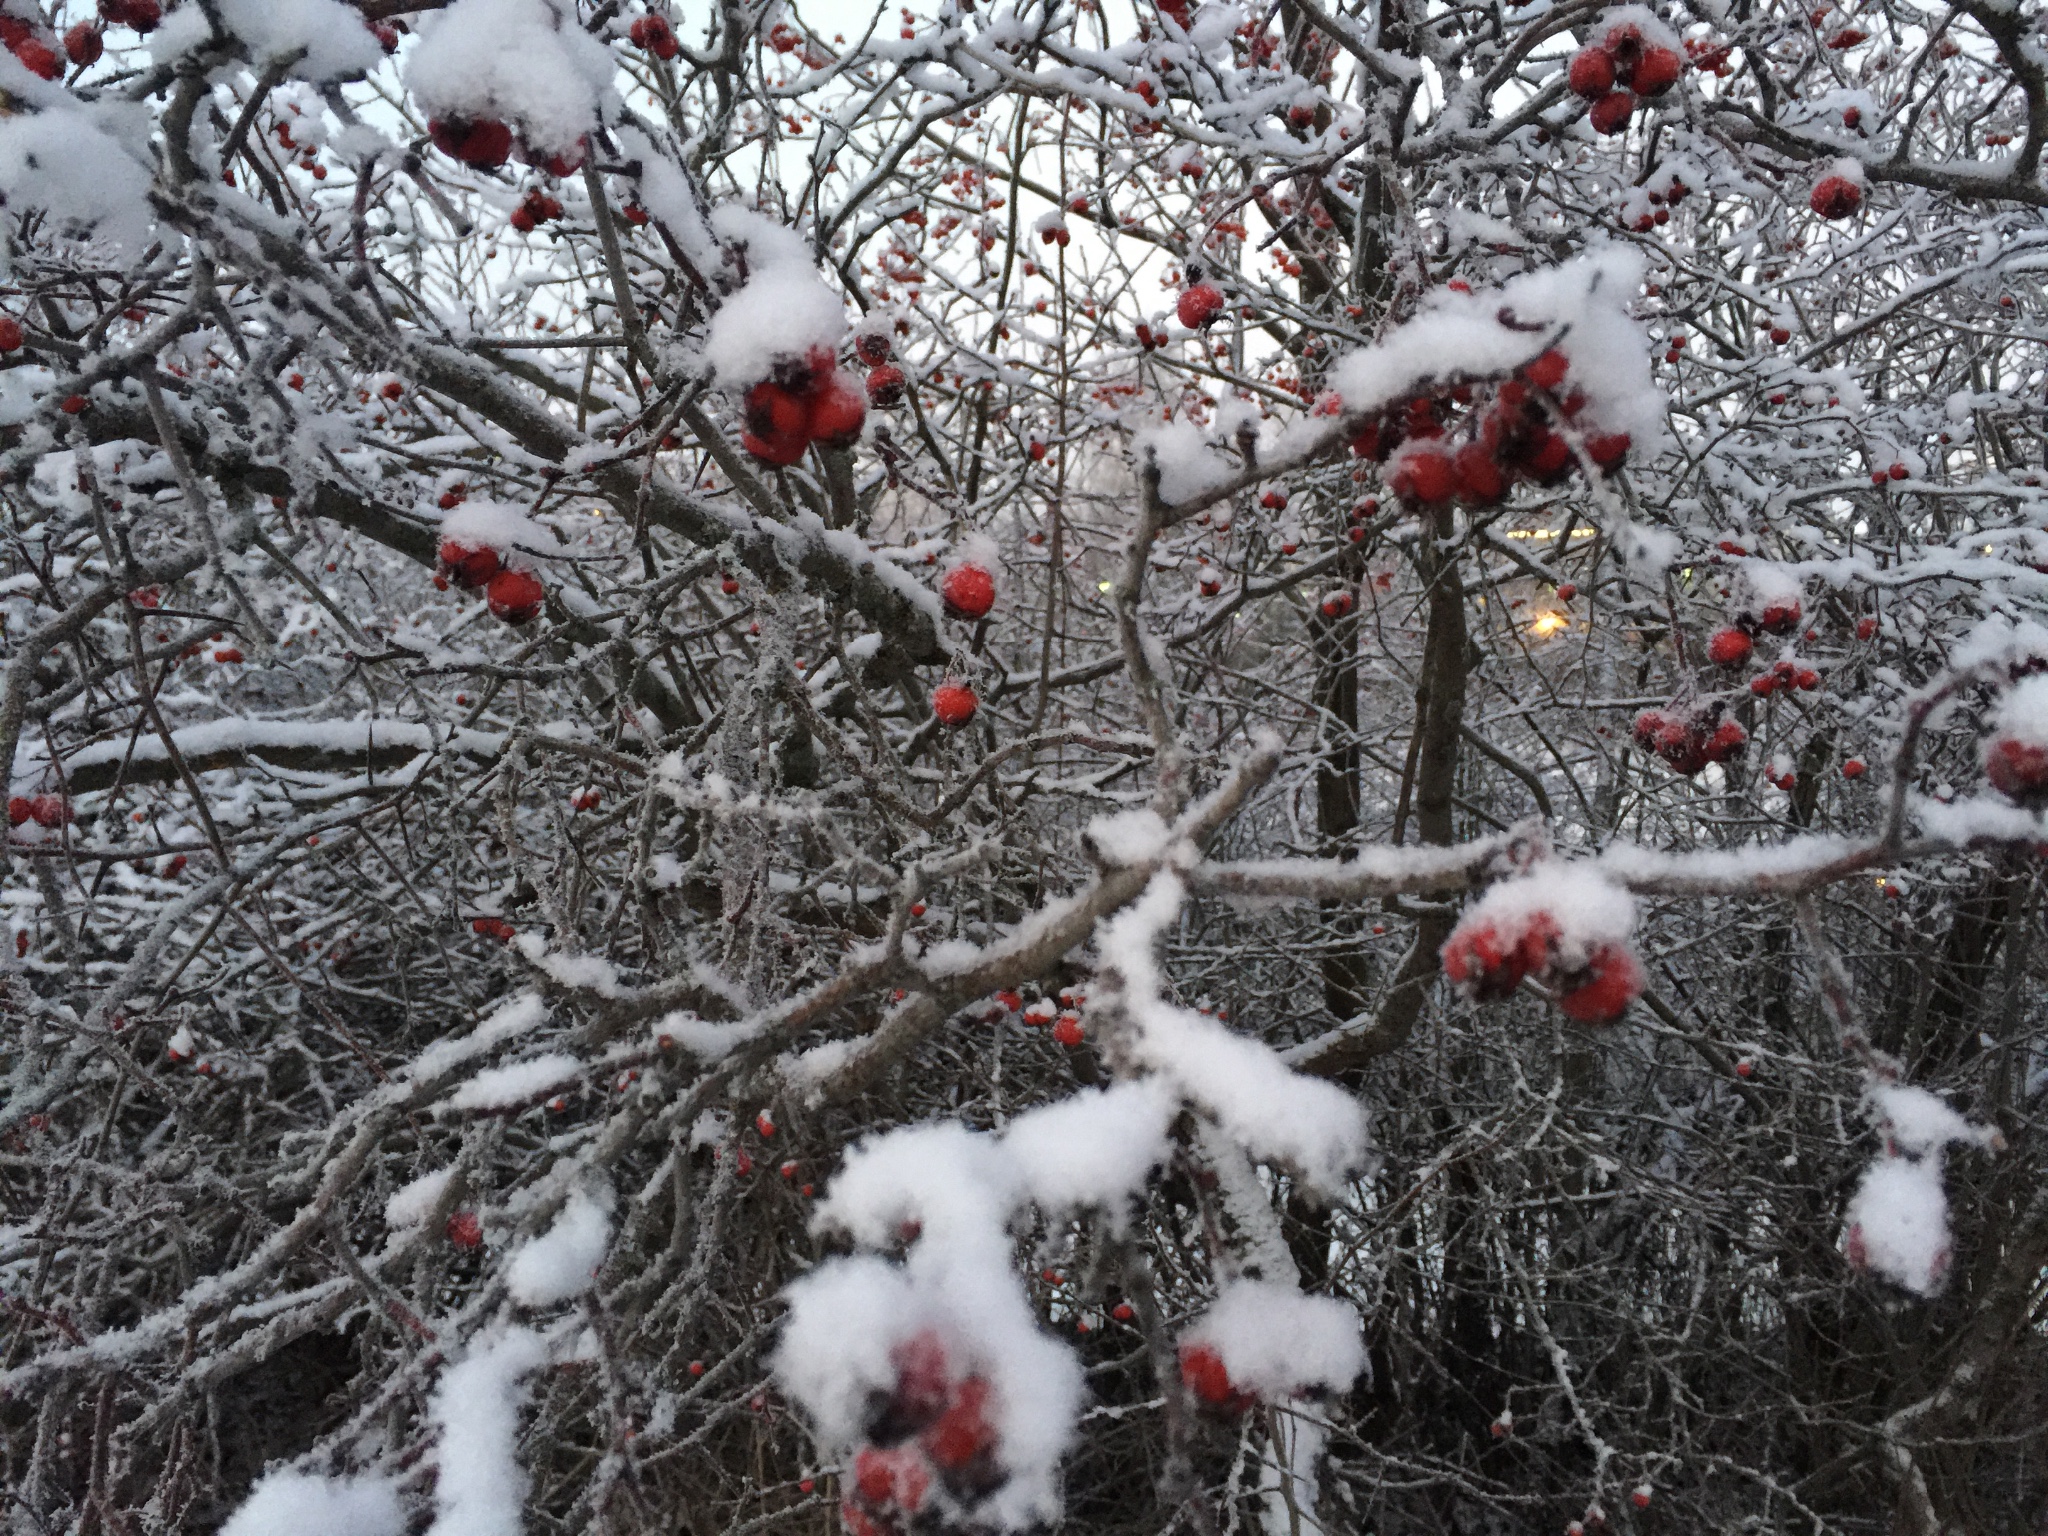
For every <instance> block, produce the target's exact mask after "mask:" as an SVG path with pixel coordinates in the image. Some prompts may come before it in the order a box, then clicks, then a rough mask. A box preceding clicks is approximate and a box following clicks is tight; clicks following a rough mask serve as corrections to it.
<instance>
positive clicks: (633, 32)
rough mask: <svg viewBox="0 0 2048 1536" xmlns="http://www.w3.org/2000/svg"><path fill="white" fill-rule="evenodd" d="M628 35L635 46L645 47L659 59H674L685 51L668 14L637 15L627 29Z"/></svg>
mask: <svg viewBox="0 0 2048 1536" xmlns="http://www.w3.org/2000/svg"><path fill="white" fill-rule="evenodd" d="M626 36H627V37H628V38H630V39H631V40H632V43H633V46H634V47H635V48H645V49H646V50H647V51H648V52H649V53H651V54H653V55H654V56H655V57H656V58H657V59H664V60H665V59H672V58H674V57H675V56H676V55H677V54H679V53H681V52H682V51H683V45H682V44H681V43H679V42H677V41H676V33H675V28H673V27H671V26H670V25H669V24H668V18H667V17H666V16H636V17H634V18H633V25H632V26H630V27H628V28H627V29H626Z"/></svg>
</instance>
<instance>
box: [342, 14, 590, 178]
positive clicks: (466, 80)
mask: <svg viewBox="0 0 2048 1536" xmlns="http://www.w3.org/2000/svg"><path fill="white" fill-rule="evenodd" d="M354 25H356V26H358V27H360V26H361V23H360V22H356V23H354ZM414 26H415V27H416V28H417V29H418V31H419V35H420V37H419V43H418V45H417V46H416V47H415V48H414V49H413V51H412V55H411V57H410V58H409V59H408V61H407V63H406V67H405V83H406V85H407V87H408V88H409V89H410V90H411V91H412V94H413V98H414V100H416V101H417V102H418V103H419V104H420V106H421V108H422V109H424V110H425V111H426V113H427V114H428V115H429V116H430V117H447V118H495V119H498V120H500V121H504V122H513V123H517V124H518V126H519V129H520V131H521V133H522V135H523V136H524V137H525V139H526V141H527V142H528V143H529V144H530V145H532V146H533V147H534V148H535V149H538V150H542V151H545V152H550V153H558V154H566V153H567V152H569V151H570V150H573V149H574V148H575V147H576V141H577V140H578V139H581V138H582V137H583V136H584V135H586V134H588V133H589V132H590V131H591V130H592V129H594V128H595V127H597V121H598V108H599V106H600V104H601V103H602V101H603V99H604V96H605V93H606V90H607V88H608V87H609V86H610V84H611V79H612V73H613V60H612V56H611V52H610V50H609V49H607V48H606V47H605V46H604V45H603V44H602V43H600V42H598V41H597V40H596V39H594V38H592V37H591V36H590V35H589V34H587V33H586V32H585V31H584V30H583V28H582V26H581V25H580V24H579V23H578V21H577V19H576V12H575V8H574V7H573V6H570V5H564V4H559V3H557V0H455V3H454V4H453V5H451V6H449V7H448V9H447V10H446V11H443V12H442V13H441V14H440V16H439V17H438V18H436V17H433V16H431V15H422V16H420V17H418V18H417V19H416V20H415V21H414Z"/></svg>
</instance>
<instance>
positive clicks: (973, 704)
mask: <svg viewBox="0 0 2048 1536" xmlns="http://www.w3.org/2000/svg"><path fill="white" fill-rule="evenodd" d="M980 705H981V701H980V700H979V699H977V698H976V697H975V696H974V690H973V689H972V688H969V687H968V686H967V685H966V684H965V683H941V684H939V686H938V687H936V688H934V689H933V690H932V714H933V715H934V716H936V717H937V719H938V722H939V724H941V725H943V726H948V727H950V728H953V729H956V730H957V729H958V728H959V727H961V726H963V725H965V724H966V723H967V722H968V721H970V720H972V719H973V718H974V712H975V710H976V709H978V708H979V707H980Z"/></svg>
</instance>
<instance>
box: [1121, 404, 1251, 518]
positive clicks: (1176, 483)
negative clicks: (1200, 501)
mask: <svg viewBox="0 0 2048 1536" xmlns="http://www.w3.org/2000/svg"><path fill="white" fill-rule="evenodd" d="M1131 457H1132V459H1133V460H1134V461H1135V462H1136V463H1137V464H1139V465H1140V466H1143V465H1146V464H1153V465H1157V466H1158V469H1159V499H1160V500H1161V501H1163V502H1165V503H1166V504H1167V505H1168V506H1173V505H1175V504H1176V503H1179V502H1183V501H1187V500H1189V499H1190V498H1192V497H1195V496H1199V495H1201V494H1203V493H1204V492H1206V491H1209V490H1212V489H1214V488H1215V487H1216V486H1218V485H1221V484H1223V482H1225V481H1226V480H1228V479H1229V478H1230V477H1231V476H1232V475H1233V474H1235V473H1236V472H1237V465H1236V464H1235V463H1234V462H1233V461H1232V460H1231V459H1229V458H1227V457H1226V456H1225V455H1224V453H1223V451H1222V449H1221V448H1219V447H1218V446H1217V445H1216V444H1215V443H1213V442H1211V441H1210V440H1209V438H1208V437H1207V436H1206V435H1205V434H1204V433H1203V431H1202V429H1201V428H1200V427H1197V426H1196V425H1195V424H1194V423H1193V422H1190V421H1164V422H1159V423H1157V424H1155V425H1153V426H1148V427H1144V428H1142V429H1140V430H1139V431H1136V432H1133V433H1132V434H1131Z"/></svg>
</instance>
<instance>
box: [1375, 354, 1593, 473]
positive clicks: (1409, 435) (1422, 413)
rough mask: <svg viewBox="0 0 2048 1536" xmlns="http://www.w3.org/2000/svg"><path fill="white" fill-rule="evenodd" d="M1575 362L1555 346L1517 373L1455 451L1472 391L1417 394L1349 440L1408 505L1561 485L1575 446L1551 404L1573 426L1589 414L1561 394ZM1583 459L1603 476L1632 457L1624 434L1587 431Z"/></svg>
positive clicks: (1579, 400) (1573, 394) (1569, 394)
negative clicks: (1557, 426) (1456, 427)
mask: <svg viewBox="0 0 2048 1536" xmlns="http://www.w3.org/2000/svg"><path fill="white" fill-rule="evenodd" d="M1570 366H1571V365H1570V362H1569V360H1568V359H1567V358H1566V357H1565V355H1564V354H1563V353H1562V352H1559V351H1557V350H1556V349H1555V348H1552V349H1551V350H1549V351H1546V352H1544V353H1543V354H1542V355H1541V356H1540V357H1538V358H1536V359H1535V360H1534V361H1533V362H1530V363H1528V364H1526V365H1525V366H1523V367H1521V368H1519V369H1517V370H1516V371H1515V375H1514V377H1512V378H1510V379H1507V380H1505V381H1504V382H1503V383H1502V384H1501V385H1500V387H1499V389H1497V390H1496V391H1495V392H1494V398H1493V402H1492V404H1491V405H1490V406H1489V407H1488V408H1487V409H1486V410H1484V411H1483V412H1479V413H1476V416H1475V419H1474V421H1473V425H1472V429H1471V433H1470V435H1469V436H1468V437H1467V438H1466V440H1465V441H1464V442H1463V443H1460V444H1458V445H1456V446H1453V445H1452V443H1451V438H1450V428H1451V425H1452V423H1453V418H1454V417H1455V415H1456V413H1457V412H1458V410H1459V409H1460V408H1462V407H1465V406H1469V405H1470V404H1472V402H1473V398H1474V397H1473V391H1472V388H1471V386H1470V385H1465V384H1460V385H1455V386H1453V387H1451V388H1448V389H1440V390H1436V391H1433V392H1431V393H1428V394H1422V395H1416V396H1414V397H1413V398H1411V399H1409V400H1406V401H1403V402H1401V403H1400V404H1398V405H1394V406H1390V407H1388V408H1387V409H1386V410H1384V411H1382V412H1380V413H1379V415H1377V416H1375V417H1373V418H1372V419H1371V420H1369V421H1367V422H1366V423H1365V425H1364V426H1363V427H1361V428H1360V429H1359V430H1358V432H1357V433H1355V434H1354V435H1353V437H1352V439H1351V451H1352V452H1353V453H1354V454H1356V455H1357V456H1358V457H1360V458H1362V459H1373V460H1375V461H1377V462H1379V463H1382V464H1386V463H1391V466H1392V467H1391V470H1390V472H1389V474H1388V477H1387V485H1388V488H1389V489H1390V490H1392V491H1393V492H1394V494H1395V495H1397V496H1400V497H1402V498H1403V499H1404V500H1407V501H1411V502H1419V503H1423V504H1426V505H1439V504H1441V503H1443V502H1447V501H1450V500H1452V499H1453V498H1454V497H1455V498H1457V499H1458V500H1461V501H1464V502H1467V503H1469V504H1471V505H1473V506H1490V505H1492V504H1493V503H1495V502H1498V501H1500V500H1501V499H1502V498H1503V497H1505V496H1506V495H1507V493H1508V490H1509V488H1510V487H1511V486H1512V485H1513V484H1514V482H1515V481H1516V480H1518V479H1520V480H1528V481H1531V482H1532V483H1534V484H1537V485H1556V484H1559V483H1560V482H1562V481H1563V480H1564V479H1565V478H1566V477H1568V476H1569V475H1570V474H1571V472H1572V465H1573V464H1574V463H1575V462H1576V457H1575V455H1574V454H1573V452H1572V445H1571V444H1570V443H1569V442H1568V441H1566V439H1565V438H1564V437H1563V436H1562V435H1561V434H1560V433H1558V432H1556V431H1554V430H1552V427H1551V419H1552V418H1551V410H1550V408H1551V406H1552V405H1554V406H1555V408H1556V411H1557V413H1558V414H1559V415H1561V416H1562V417H1563V418H1564V419H1565V420H1566V421H1567V422H1571V423H1574V424H1576V423H1577V422H1578V419H1579V417H1580V416H1581V415H1582V414H1583V413H1584V411H1585V408H1586V396H1585V393H1584V391H1582V390H1577V389H1571V390H1567V389H1565V388H1564V385H1565V380H1566V377H1567V375H1568V374H1569V372H1570ZM1584 442H1585V448H1586V454H1587V456H1588V457H1589V458H1591V459H1592V461H1593V462H1594V463H1595V464H1596V465H1598V466H1599V467H1600V468H1601V469H1603V470H1609V471H1612V470H1614V469H1616V468H1618V467H1619V466H1620V465H1621V463H1622V461H1623V460H1624V459H1626V458H1627V457H1628V450H1629V435H1628V434H1627V433H1626V432H1589V433H1587V434H1586V436H1585V438H1584Z"/></svg>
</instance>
